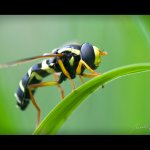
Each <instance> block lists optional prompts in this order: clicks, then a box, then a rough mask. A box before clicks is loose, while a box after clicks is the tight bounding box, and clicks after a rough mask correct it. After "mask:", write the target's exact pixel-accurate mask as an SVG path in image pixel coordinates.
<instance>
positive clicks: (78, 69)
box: [76, 60, 100, 75]
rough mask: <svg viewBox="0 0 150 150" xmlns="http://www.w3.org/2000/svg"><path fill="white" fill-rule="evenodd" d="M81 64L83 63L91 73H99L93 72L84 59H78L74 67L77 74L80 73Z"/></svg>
mask: <svg viewBox="0 0 150 150" xmlns="http://www.w3.org/2000/svg"><path fill="white" fill-rule="evenodd" d="M82 65H84V66H85V67H86V68H87V69H88V70H89V71H90V72H91V73H92V74H96V75H99V74H100V73H97V72H95V71H94V70H93V69H92V68H91V67H90V66H88V65H87V64H86V62H85V61H83V60H80V61H79V64H78V67H77V69H76V73H77V74H78V75H80V73H81V67H82Z"/></svg>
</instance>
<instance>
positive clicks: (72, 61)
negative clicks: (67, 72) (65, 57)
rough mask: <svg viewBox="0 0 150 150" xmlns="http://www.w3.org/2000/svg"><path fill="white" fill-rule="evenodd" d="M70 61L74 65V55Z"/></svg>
mask: <svg viewBox="0 0 150 150" xmlns="http://www.w3.org/2000/svg"><path fill="white" fill-rule="evenodd" d="M69 63H70V65H71V66H73V63H74V57H73V56H72V57H71V59H70V60H69Z"/></svg>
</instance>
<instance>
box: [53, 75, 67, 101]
mask: <svg viewBox="0 0 150 150" xmlns="http://www.w3.org/2000/svg"><path fill="white" fill-rule="evenodd" d="M53 76H54V79H55V81H57V75H56V74H55V73H54V74H53ZM57 87H58V90H59V91H60V93H61V99H64V97H65V95H64V90H63V88H62V87H61V85H60V84H59V83H58V84H57Z"/></svg>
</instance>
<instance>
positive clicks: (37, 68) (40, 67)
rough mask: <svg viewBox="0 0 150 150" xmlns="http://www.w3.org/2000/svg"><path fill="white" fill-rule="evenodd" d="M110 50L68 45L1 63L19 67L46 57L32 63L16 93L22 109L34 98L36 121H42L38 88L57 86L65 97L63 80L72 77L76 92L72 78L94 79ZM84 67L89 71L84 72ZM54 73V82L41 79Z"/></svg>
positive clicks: (90, 46)
mask: <svg viewBox="0 0 150 150" xmlns="http://www.w3.org/2000/svg"><path fill="white" fill-rule="evenodd" d="M106 55H107V52H104V51H101V50H100V49H99V48H98V47H96V46H93V45H92V44H90V43H83V44H69V45H66V46H63V47H61V48H56V49H53V50H52V52H51V53H46V54H43V55H41V56H35V57H31V58H25V59H21V60H18V61H13V62H9V63H6V64H0V68H5V67H11V66H16V65H19V64H23V63H27V62H30V61H33V60H37V59H41V58H43V59H44V58H45V59H44V60H43V61H42V62H40V63H37V64H35V65H33V66H32V67H31V68H30V69H29V70H28V72H27V73H26V74H25V75H24V76H23V78H22V79H21V80H20V82H19V87H18V89H17V91H16V93H15V97H16V99H17V106H19V107H20V109H21V110H25V109H26V108H27V106H28V104H29V102H30V101H31V102H32V103H33V105H34V107H35V109H36V110H37V124H36V127H37V126H38V125H39V123H40V115H41V110H40V107H39V106H38V104H37V103H36V101H35V99H34V94H35V91H36V89H37V88H39V87H45V86H57V87H58V89H59V91H60V93H61V98H62V99H63V98H64V91H63V89H62V87H61V85H60V84H61V83H62V82H63V81H65V80H66V79H69V81H70V83H71V86H72V89H73V91H74V90H75V88H76V87H75V84H74V82H73V80H72V79H74V78H75V77H76V75H79V77H80V80H81V81H82V82H83V79H82V77H87V78H93V77H95V76H97V75H100V74H99V73H97V72H95V71H94V70H95V69H96V68H97V67H98V66H99V64H100V62H101V56H106ZM85 69H87V70H89V71H90V73H84V71H85ZM51 74H52V75H53V76H54V81H52V82H50V81H48V82H42V79H43V78H44V77H46V76H48V75H51Z"/></svg>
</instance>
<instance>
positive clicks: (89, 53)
mask: <svg viewBox="0 0 150 150" xmlns="http://www.w3.org/2000/svg"><path fill="white" fill-rule="evenodd" d="M81 57H82V60H83V61H85V62H86V63H87V64H88V65H89V66H90V67H91V68H92V69H94V68H95V65H94V60H95V54H94V49H93V46H92V45H91V44H89V43H84V44H83V45H82V47H81Z"/></svg>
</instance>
